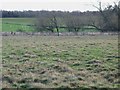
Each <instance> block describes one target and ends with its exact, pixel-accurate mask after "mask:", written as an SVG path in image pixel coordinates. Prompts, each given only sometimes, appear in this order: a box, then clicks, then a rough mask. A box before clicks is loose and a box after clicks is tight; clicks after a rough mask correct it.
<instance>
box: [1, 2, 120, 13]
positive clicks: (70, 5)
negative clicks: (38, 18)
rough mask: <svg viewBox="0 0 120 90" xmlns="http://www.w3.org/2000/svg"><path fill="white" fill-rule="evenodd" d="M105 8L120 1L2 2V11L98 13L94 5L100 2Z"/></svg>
mask: <svg viewBox="0 0 120 90" xmlns="http://www.w3.org/2000/svg"><path fill="white" fill-rule="evenodd" d="M99 1H101V2H102V3H103V7H104V6H105V5H108V4H113V3H114V2H118V1H119V0H0V4H1V5H0V6H1V9H2V10H21V11H22V10H62V11H87V10H89V11H96V10H97V9H96V8H95V7H93V5H96V6H98V2H99Z"/></svg>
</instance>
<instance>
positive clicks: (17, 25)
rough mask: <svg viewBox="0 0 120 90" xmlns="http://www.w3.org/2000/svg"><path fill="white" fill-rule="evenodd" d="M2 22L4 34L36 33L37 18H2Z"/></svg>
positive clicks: (86, 30) (93, 30)
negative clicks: (34, 25) (18, 32)
mask: <svg viewBox="0 0 120 90" xmlns="http://www.w3.org/2000/svg"><path fill="white" fill-rule="evenodd" d="M0 21H2V31H4V32H11V31H13V32H16V31H20V30H22V31H24V32H32V31H35V28H34V27H33V26H28V25H33V24H34V23H35V18H0ZM59 30H60V32H66V30H65V29H59ZM80 31H85V32H88V31H90V32H95V31H97V30H96V29H89V30H88V29H81V30H80ZM55 32H56V30H55Z"/></svg>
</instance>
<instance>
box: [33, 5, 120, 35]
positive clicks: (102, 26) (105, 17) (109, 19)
mask: <svg viewBox="0 0 120 90" xmlns="http://www.w3.org/2000/svg"><path fill="white" fill-rule="evenodd" d="M95 8H97V9H98V11H95V12H89V11H87V12H83V13H82V12H71V13H70V12H67V13H65V12H64V13H63V14H62V16H61V17H60V16H58V15H57V14H56V12H51V13H49V14H47V15H42V14H40V15H39V16H38V18H37V20H36V23H35V26H36V27H35V28H36V29H37V30H38V31H41V32H42V31H51V32H54V31H55V30H56V31H57V32H58V35H59V31H60V28H65V29H66V30H68V32H75V33H76V34H77V33H78V32H79V30H80V29H82V28H84V27H91V26H92V27H94V28H96V29H97V30H99V31H100V32H118V31H120V25H119V19H120V18H119V17H120V16H119V14H120V8H119V6H118V5H116V4H115V5H114V6H112V5H109V6H107V7H106V8H105V9H102V5H101V3H99V6H98V7H96V6H95Z"/></svg>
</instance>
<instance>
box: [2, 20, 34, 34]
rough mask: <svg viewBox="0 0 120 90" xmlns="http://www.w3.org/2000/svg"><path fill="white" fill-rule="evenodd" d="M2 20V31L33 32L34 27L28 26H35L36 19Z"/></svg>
mask: <svg viewBox="0 0 120 90" xmlns="http://www.w3.org/2000/svg"><path fill="white" fill-rule="evenodd" d="M1 20H2V31H4V32H9V31H14V32H16V31H19V30H22V31H24V32H31V31H33V30H34V27H31V26H28V25H33V24H34V20H35V18H1Z"/></svg>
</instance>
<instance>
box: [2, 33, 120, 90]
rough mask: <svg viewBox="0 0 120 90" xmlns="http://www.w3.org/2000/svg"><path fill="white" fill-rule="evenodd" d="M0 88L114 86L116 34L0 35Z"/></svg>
mask: <svg viewBox="0 0 120 90" xmlns="http://www.w3.org/2000/svg"><path fill="white" fill-rule="evenodd" d="M2 41H3V42H2V51H3V52H2V63H3V70H2V74H3V87H4V88H5V87H9V88H13V87H15V88H16V87H18V88H30V87H34V88H37V87H38V88H50V87H55V88H62V87H69V88H71V87H72V88H74V87H82V88H85V87H88V88H91V87H99V88H100V87H104V88H118V86H119V85H120V84H119V81H118V80H119V79H118V38H117V36H109V35H107V36H104V35H102V36H79V37H77V36H76V37H75V36H60V37H57V36H32V37H30V36H22V37H21V36H3V40H2Z"/></svg>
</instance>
